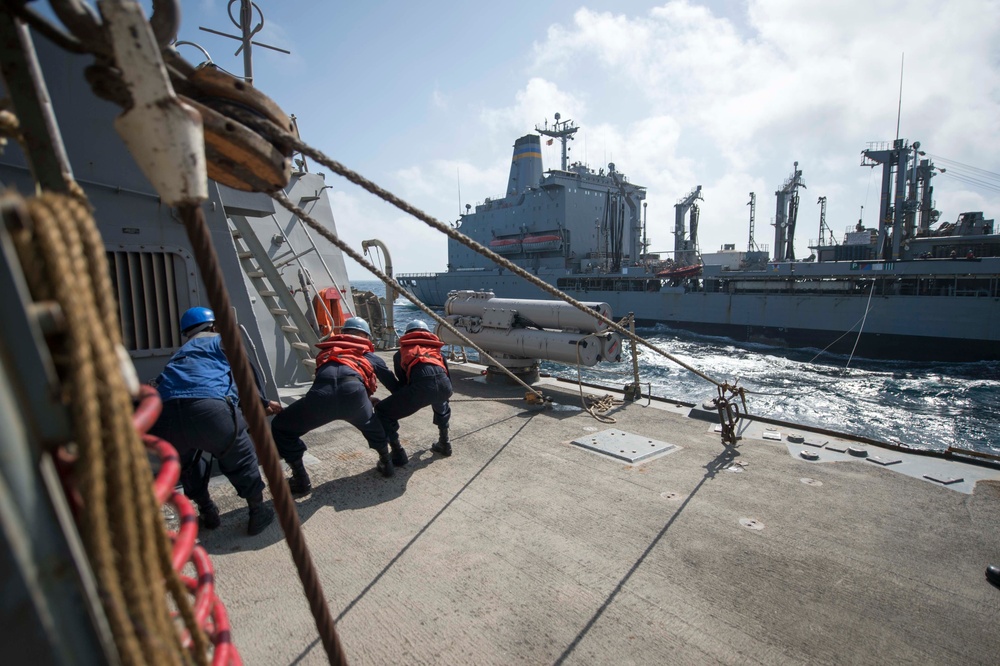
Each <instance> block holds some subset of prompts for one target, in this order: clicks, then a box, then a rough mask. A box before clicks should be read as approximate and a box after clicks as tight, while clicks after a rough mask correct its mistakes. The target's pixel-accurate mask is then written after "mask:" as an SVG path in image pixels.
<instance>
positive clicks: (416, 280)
mask: <svg viewBox="0 0 1000 666" xmlns="http://www.w3.org/2000/svg"><path fill="white" fill-rule="evenodd" d="M539 277H541V278H542V279H545V280H547V281H549V282H551V283H555V282H556V281H557V279H558V278H560V277H563V278H565V275H560V276H557V275H545V274H543V273H540V274H539ZM655 282H657V283H658V282H659V281H658V280H657V281H655ZM405 283H406V286H407V288H408V289H411V290H412V291H413V293H414V295H415V296H417V297H418V298H419V299H421V300H423V301H425V302H427V303H429V304H432V305H434V306H442V305H443V304H444V301H445V299H446V297H447V294H448V292H449V291H452V290H460V289H484V290H491V291H493V292H494V293H496V294H497V295H498V296H502V297H507V298H552V296H550V295H548V294H546V293H545V292H543V291H542V290H541V289H539V288H537V287H535V286H534V285H531V284H529V283H528V282H526V281H524V280H522V279H521V278H519V277H517V276H515V275H510V274H509V273H508V274H506V275H498V274H497V273H496V272H492V274H490V273H486V272H478V273H475V274H474V277H473V274H471V273H438V274H436V275H425V276H406V278H405ZM621 283H622V284H629V285H633V286H634V281H633V282H625V281H624V280H622V281H621ZM993 283H994V284H996V280H995V278H994V279H993ZM656 288H657V289H658V291H655V292H649V291H605V290H601V291H586V290H581V289H570V288H565V287H564V288H563V290H564V291H565V292H566V293H567V294H568V295H570V296H572V297H574V298H576V299H579V300H584V301H586V300H601V301H605V302H607V303H609V304H610V305H611V308H612V312H613V313H614V315H615V316H616V317H622V316H624V315H625V314H626V313H628V312H633V313H635V316H636V319H637V320H638V322H639V323H640V324H653V323H663V324H666V325H668V326H671V327H673V328H678V329H684V330H688V331H693V332H696V333H700V334H704V335H714V336H722V337H727V338H732V339H733V340H735V341H737V342H745V343H759V344H765V345H770V346H774V347H802V348H815V349H827V351H829V352H831V353H834V354H845V355H849V354H851V353H852V352H853V353H854V355H856V356H859V357H863V358H874V359H901V360H918V361H919V360H938V361H978V360H997V359H1000V344H998V339H1000V298H998V297H997V296H996V295H993V296H986V295H981V296H979V297H976V296H969V297H948V296H907V295H891V296H882V295H878V294H877V293H876V294H875V295H873V296H872V297H871V299H870V300H869V298H868V295H867V294H852V295H842V294H809V293H802V294H784V293H778V294H768V293H756V294H750V293H733V294H730V293H725V292H704V291H690V290H689V289H688V288H685V287H684V286H676V287H671V286H657V287H656ZM866 308H867V309H868V314H867V317H866V316H865V310H866ZM862 323H863V326H862ZM859 332H860V338H859Z"/></svg>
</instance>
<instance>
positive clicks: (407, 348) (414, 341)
mask: <svg viewBox="0 0 1000 666" xmlns="http://www.w3.org/2000/svg"><path fill="white" fill-rule="evenodd" d="M443 346H444V343H443V342H441V338H439V337H438V336H436V335H434V334H433V333H431V332H430V331H421V330H416V331H410V332H409V333H407V334H406V335H404V336H403V337H401V338H400V339H399V365H400V366H401V367H402V368H403V372H405V373H406V379H407V381H409V379H410V371H411V370H412V369H413V366H415V365H416V364H418V363H430V364H431V365H437V366H439V367H441V368H443V369H444V371H445V372H448V366H447V365H445V363H444V358H443V357H442V356H441V347H443Z"/></svg>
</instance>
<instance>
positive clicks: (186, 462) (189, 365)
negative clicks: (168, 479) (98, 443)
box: [150, 307, 281, 535]
mask: <svg viewBox="0 0 1000 666" xmlns="http://www.w3.org/2000/svg"><path fill="white" fill-rule="evenodd" d="M181 331H182V333H183V334H184V337H185V338H186V342H185V343H184V344H183V345H181V347H180V349H178V350H177V352H176V353H174V355H173V356H172V357H171V358H170V360H169V361H168V362H167V365H166V367H165V368H164V369H163V372H162V373H160V375H159V377H157V378H156V380H155V384H156V388H157V390H158V391H159V393H160V398H161V399H162V400H163V412H162V413H161V414H160V418H159V420H157V422H156V424H155V425H154V426H153V427H152V428H151V429H150V433H151V434H153V435H155V436H156V437H160V438H162V439H164V440H166V441H167V442H170V444H172V445H173V446H174V447H175V448H176V449H177V453H178V455H179V456H180V460H181V485H182V486H183V487H184V494H185V495H187V496H188V497H189V498H190V499H191V500H192V501H193V502H194V503H195V504H197V505H198V512H199V514H200V519H201V524H202V525H203V526H204V527H205V528H207V529H215V528H216V527H218V526H219V525H220V523H221V519H220V517H219V509H218V507H216V505H215V502H213V501H212V497H211V495H210V494H209V491H208V479H209V473H210V468H209V462H208V461H207V460H205V457H204V456H203V454H202V452H203V451H204V452H207V453H210V454H211V455H213V456H215V458H216V459H217V460H218V461H219V469H220V470H222V473H223V474H225V475H226V477H227V478H228V479H229V482H230V483H232V484H233V487H234V488H236V493H237V494H238V495H239V496H240V497H242V498H243V499H245V500H246V502H247V506H248V507H249V511H250V519H249V521H248V523H247V533H248V534H250V535H254V534H259V533H260V532H262V531H263V530H264V528H265V527H267V526H268V525H269V524H270V523H271V521H272V520H274V511H273V510H272V509H271V508H270V507H267V506H264V481H263V479H261V477H260V470H259V469H258V468H257V453H256V452H255V451H254V448H253V442H252V441H251V440H250V435H249V433H248V432H247V424H246V421H245V420H244V419H243V413H242V412H241V411H240V409H239V395H238V394H237V391H236V384H235V383H234V381H233V375H232V370H231V369H230V367H229V361H228V359H227V358H226V354H225V352H224V350H223V348H222V338H221V337H220V336H219V334H218V333H216V332H215V313H214V312H212V310H210V309H208V308H202V307H196V308H191V309H190V310H188V311H187V312H185V313H184V314H183V315H182V316H181ZM257 382H258V383H257V387H258V390H260V379H259V377H257ZM260 400H261V401H262V402H263V404H264V408H265V411H266V412H267V413H268V414H277V413H278V412H280V411H281V405H280V404H279V403H277V402H275V401H273V400H268V399H267V398H266V397H264V395H263V393H261V395H260Z"/></svg>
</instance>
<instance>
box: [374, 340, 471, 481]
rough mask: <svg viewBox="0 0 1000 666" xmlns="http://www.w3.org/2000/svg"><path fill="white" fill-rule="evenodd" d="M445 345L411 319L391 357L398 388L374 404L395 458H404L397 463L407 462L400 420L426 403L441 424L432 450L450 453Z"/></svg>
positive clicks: (438, 425) (450, 392)
mask: <svg viewBox="0 0 1000 666" xmlns="http://www.w3.org/2000/svg"><path fill="white" fill-rule="evenodd" d="M442 346H444V343H443V342H441V339H440V338H438V336H436V335H434V334H433V333H431V332H430V330H429V329H428V328H427V324H425V323H424V322H422V321H419V320H417V321H412V322H410V323H409V324H408V325H407V327H406V331H405V332H404V334H403V336H402V337H401V338H400V339H399V351H397V352H396V353H395V355H394V356H393V358H392V364H393V369H394V371H395V374H396V379H397V381H398V383H399V387H398V389H397V390H395V391H393V392H392V395H391V396H389V397H388V398H386V399H385V400H382V401H381V402H379V403H378V405H377V406H376V407H375V413H376V415H377V416H378V418H379V420H380V421H381V422H382V427H383V428H384V430H385V433H386V435H387V436H388V437H389V445H390V446H391V447H392V449H393V459H394V460H395V458H396V457H397V456H399V457H400V458H401V459H402V460H403V462H402V463H397V464H406V452H405V451H404V450H403V448H402V446H400V444H399V419H402V418H405V417H407V416H410V415H411V414H415V413H416V412H417V411H419V410H420V409H422V408H423V407H426V406H427V405H430V406H431V410H432V411H433V412H434V425H436V426H437V427H438V441H436V442H434V444H432V445H431V451H434V452H435V453H439V454H441V455H442V456H450V455H451V442H450V441H449V440H448V423H449V421H450V420H451V406H450V405H449V404H448V399H449V398H450V397H451V394H452V386H451V377H450V375H449V373H448V362H447V361H445V359H444V357H443V356H442V355H441V347H442Z"/></svg>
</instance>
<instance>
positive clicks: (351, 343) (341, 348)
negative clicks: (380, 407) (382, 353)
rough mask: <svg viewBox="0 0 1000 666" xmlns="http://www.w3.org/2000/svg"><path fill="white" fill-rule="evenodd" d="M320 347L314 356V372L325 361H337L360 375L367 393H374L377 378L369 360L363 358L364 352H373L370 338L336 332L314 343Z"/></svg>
mask: <svg viewBox="0 0 1000 666" xmlns="http://www.w3.org/2000/svg"><path fill="white" fill-rule="evenodd" d="M316 346H317V347H318V348H319V349H322V350H323V351H321V352H320V353H319V356H317V357H316V372H319V369H320V368H322V367H323V366H324V365H326V364H327V363H339V364H341V365H346V366H347V367H348V368H350V369H351V370H354V371H355V372H357V373H358V374H359V375H361V381H362V382H364V385H365V389H366V390H367V391H368V395H372V394H374V393H375V389H377V388H378V379H377V378H376V377H375V368H373V367H372V364H371V362H370V361H369V360H368V359H367V358H365V352H374V351H375V346H374V345H373V344H372V343H371V340H366V339H365V338H359V337H358V336H356V335H345V334H343V333H338V334H337V335H334V336H331V337H330V339H329V340H326V341H325V342H320V343H318V344H317V345H316Z"/></svg>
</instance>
